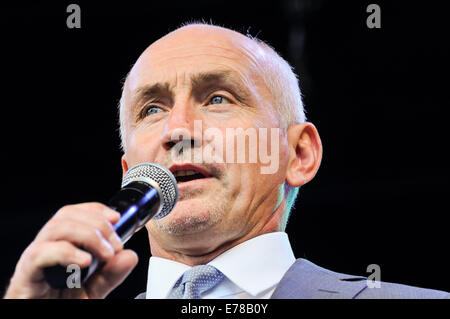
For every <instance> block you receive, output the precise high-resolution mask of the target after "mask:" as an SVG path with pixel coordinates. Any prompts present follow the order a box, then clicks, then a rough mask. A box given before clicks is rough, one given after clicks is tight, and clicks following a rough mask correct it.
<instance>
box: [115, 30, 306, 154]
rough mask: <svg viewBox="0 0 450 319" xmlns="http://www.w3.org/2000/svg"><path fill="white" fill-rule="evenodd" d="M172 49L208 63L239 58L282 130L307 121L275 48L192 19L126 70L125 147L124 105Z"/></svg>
mask: <svg viewBox="0 0 450 319" xmlns="http://www.w3.org/2000/svg"><path fill="white" fill-rule="evenodd" d="M174 51H177V52H179V54H178V55H177V57H176V59H178V60H180V59H187V58H189V57H191V56H193V55H198V56H200V57H205V63H206V58H207V57H208V58H210V57H214V58H215V59H214V58H212V59H209V62H210V63H214V62H215V63H216V64H217V66H220V65H221V63H222V62H221V60H220V59H224V58H225V59H229V60H231V59H235V60H240V61H241V63H242V64H245V69H247V70H248V74H242V79H243V80H244V81H247V82H249V83H248V85H247V86H248V87H251V86H252V85H251V84H255V82H261V83H262V86H263V87H264V88H265V90H266V94H265V98H266V100H269V101H270V104H272V109H273V111H275V113H276V114H277V117H278V119H279V122H280V127H281V128H282V129H283V130H285V129H287V128H288V127H289V126H290V125H292V124H295V123H303V122H304V121H305V115H304V109H303V103H302V100H301V93H300V88H299V84H298V80H297V77H296V75H295V74H294V73H293V71H292V68H291V66H290V65H289V64H288V63H287V62H286V61H285V60H284V59H283V58H282V57H281V56H279V55H278V54H277V53H276V52H275V50H274V49H273V48H271V47H270V46H269V45H267V44H266V43H264V42H262V41H261V40H259V39H256V38H252V37H249V36H245V35H243V34H241V33H238V32H236V31H233V30H230V29H227V28H223V27H220V26H215V25H208V24H203V23H194V24H188V25H185V26H182V27H180V28H178V29H176V30H175V31H173V32H171V33H169V34H167V35H165V36H164V37H162V38H160V39H159V40H157V41H155V42H154V43H152V44H151V45H150V46H149V47H148V48H147V49H146V50H145V51H144V52H143V53H142V54H141V56H140V57H139V58H138V60H137V61H136V63H135V64H134V66H133V68H132V69H131V71H130V73H129V74H128V76H127V78H126V80H125V84H124V88H123V91H122V97H121V100H120V133H121V140H122V148H123V150H124V151H125V150H126V136H127V135H126V132H127V130H128V129H129V128H128V127H129V125H130V123H129V121H128V119H127V117H128V116H127V113H128V112H127V109H128V108H127V105H130V104H131V103H132V100H133V92H135V90H136V89H137V88H138V87H139V86H140V85H141V84H142V79H145V78H148V77H149V74H151V73H152V72H154V70H155V66H156V65H158V64H159V63H163V62H166V61H168V59H170V58H171V57H170V55H173V53H174ZM165 65H167V64H165ZM239 72H242V70H240V71H239ZM168 73H169V72H168Z"/></svg>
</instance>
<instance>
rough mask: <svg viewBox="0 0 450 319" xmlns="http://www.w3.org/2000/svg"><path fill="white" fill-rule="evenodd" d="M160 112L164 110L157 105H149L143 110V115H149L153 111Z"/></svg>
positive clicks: (153, 112)
mask: <svg viewBox="0 0 450 319" xmlns="http://www.w3.org/2000/svg"><path fill="white" fill-rule="evenodd" d="M160 112H164V110H163V109H162V108H160V107H157V106H150V107H148V108H147V110H146V111H145V116H149V115H152V114H155V113H160Z"/></svg>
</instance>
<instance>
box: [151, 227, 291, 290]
mask: <svg viewBox="0 0 450 319" xmlns="http://www.w3.org/2000/svg"><path fill="white" fill-rule="evenodd" d="M294 262H295V257H294V254H293V252H292V248H291V245H290V243H289V239H288V236H287V234H286V233H285V232H274V233H268V234H264V235H260V236H257V237H254V238H252V239H249V240H247V241H245V242H243V243H241V244H239V245H236V246H234V247H232V248H231V249H229V250H227V251H225V252H224V253H222V254H221V255H219V256H218V257H216V258H215V259H213V260H212V261H211V262H209V263H208V265H211V266H214V267H216V268H217V269H219V270H220V271H221V272H222V273H223V274H224V275H225V276H226V277H227V278H228V279H229V280H230V281H231V282H233V283H234V284H235V285H237V286H238V287H240V288H241V289H243V290H244V291H246V292H248V293H249V294H251V295H252V296H256V295H258V294H259V293H261V292H263V291H265V290H267V289H269V288H271V287H274V286H275V285H276V284H278V283H279V282H280V280H281V278H282V277H283V276H284V274H285V273H286V271H287V270H288V269H289V267H290V266H292V264H293V263H294ZM190 268H191V267H190V266H188V265H185V264H182V263H179V262H176V261H173V260H168V259H164V258H160V257H151V258H150V263H149V269H148V281H147V298H150V299H153V298H167V296H168V295H169V293H170V291H171V290H172V288H173V286H174V285H175V283H176V282H177V280H178V279H179V278H180V277H181V276H182V275H183V273H184V272H185V271H187V270H188V269H190Z"/></svg>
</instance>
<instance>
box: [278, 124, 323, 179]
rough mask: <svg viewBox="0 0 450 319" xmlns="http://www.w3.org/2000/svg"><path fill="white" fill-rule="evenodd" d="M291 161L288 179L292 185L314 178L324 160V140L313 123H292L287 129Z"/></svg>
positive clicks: (287, 174)
mask: <svg viewBox="0 0 450 319" xmlns="http://www.w3.org/2000/svg"><path fill="white" fill-rule="evenodd" d="M287 138H288V145H289V162H288V167H287V171H286V180H287V182H288V184H289V185H290V186H292V187H297V186H302V185H304V184H306V183H307V182H309V181H310V180H312V179H313V178H314V176H315V175H316V173H317V171H318V170H319V166H320V162H321V160H322V142H321V141H320V137H319V133H318V132H317V129H316V127H315V126H314V125H313V124H312V123H308V122H306V123H301V124H296V125H292V126H290V127H289V128H288V130H287Z"/></svg>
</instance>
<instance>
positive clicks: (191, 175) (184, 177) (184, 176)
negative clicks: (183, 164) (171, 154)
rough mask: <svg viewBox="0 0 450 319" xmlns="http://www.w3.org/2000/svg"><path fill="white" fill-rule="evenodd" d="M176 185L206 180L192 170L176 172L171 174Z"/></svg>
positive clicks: (203, 176)
mask: <svg viewBox="0 0 450 319" xmlns="http://www.w3.org/2000/svg"><path fill="white" fill-rule="evenodd" d="M173 175H174V176H175V179H176V180H177V183H184V182H190V181H193V180H196V179H202V178H206V176H205V175H203V174H202V173H199V172H197V171H194V170H186V171H182V170H181V171H176V172H174V173H173Z"/></svg>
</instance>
